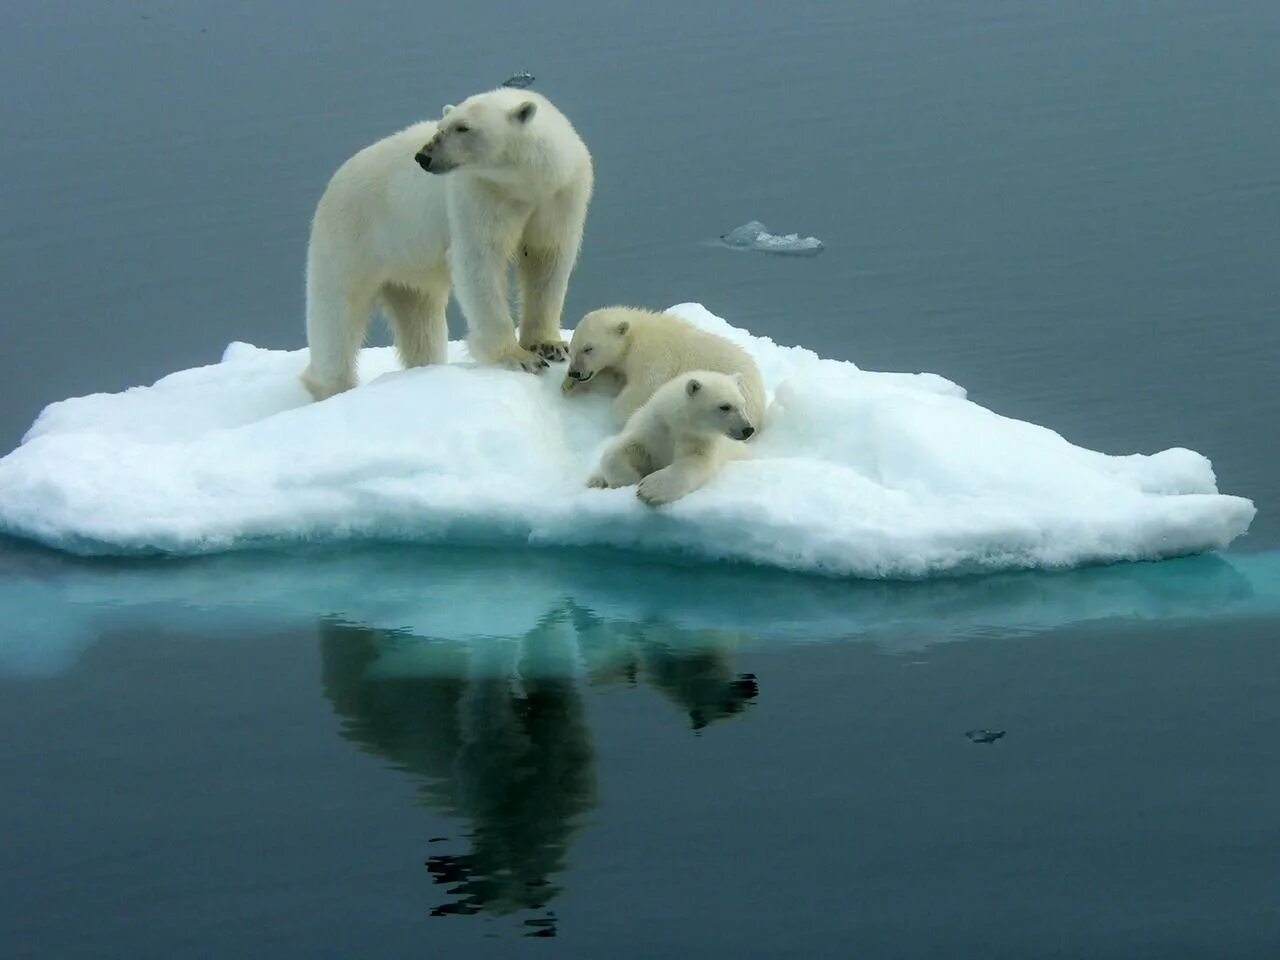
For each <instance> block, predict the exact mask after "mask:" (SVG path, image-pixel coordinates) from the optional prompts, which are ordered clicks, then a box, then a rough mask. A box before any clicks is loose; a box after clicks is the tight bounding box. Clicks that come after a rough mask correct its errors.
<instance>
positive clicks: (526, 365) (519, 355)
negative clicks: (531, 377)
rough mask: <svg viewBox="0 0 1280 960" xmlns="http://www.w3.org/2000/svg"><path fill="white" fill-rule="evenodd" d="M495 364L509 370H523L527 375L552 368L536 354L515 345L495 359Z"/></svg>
mask: <svg viewBox="0 0 1280 960" xmlns="http://www.w3.org/2000/svg"><path fill="white" fill-rule="evenodd" d="M494 364H495V365H496V366H499V367H506V368H507V369H508V370H523V371H524V372H525V373H541V372H542V371H543V370H546V369H547V367H549V366H550V364H548V363H547V361H545V360H543V359H542V358H541V357H540V356H538V355H537V354H536V353H533V352H532V351H529V350H526V349H525V348H524V347H517V346H516V345H515V344H512V345H511V347H510V348H509V349H507V350H504V351H503V352H502V353H501V354H499V355H498V356H497V357H496V358H494Z"/></svg>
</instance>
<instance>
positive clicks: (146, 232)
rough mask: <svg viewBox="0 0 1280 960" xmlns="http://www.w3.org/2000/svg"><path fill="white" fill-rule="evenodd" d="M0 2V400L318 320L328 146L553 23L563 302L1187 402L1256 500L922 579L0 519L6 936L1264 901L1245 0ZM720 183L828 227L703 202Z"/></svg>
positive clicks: (1253, 137)
mask: <svg viewBox="0 0 1280 960" xmlns="http://www.w3.org/2000/svg"><path fill="white" fill-rule="evenodd" d="M0 26H2V27H3V29H0V53H2V54H3V55H2V56H0V80H2V81H3V84H4V89H5V91H6V96H5V97H4V98H3V99H2V100H0V118H2V119H3V121H4V128H5V130H6V137H5V138H4V141H3V142H2V143H0V210H2V211H3V216H0V295H3V298H4V303H5V308H4V312H3V314H2V315H3V317H4V319H3V324H4V328H3V329H4V332H5V343H6V349H5V350H4V351H3V352H0V382H3V383H4V391H3V394H2V397H3V399H2V400H0V447H3V448H4V449H6V450H7V449H9V448H12V447H13V446H14V445H15V444H17V443H18V441H19V440H20V438H21V436H22V433H23V431H24V430H25V429H26V427H27V426H28V425H29V424H30V422H31V421H32V420H33V419H34V417H35V415H36V414H37V413H38V412H39V410H40V409H41V407H42V406H44V405H45V404H46V403H49V402H52V401H54V400H58V399H61V398H63V397H67V396H72V395H81V394H85V393H91V392H94V391H108V390H109V391H114V390H120V389H123V388H125V387H128V386H130V385H133V384H137V383H145V382H151V381H153V380H155V379H157V378H158V377H160V376H162V375H164V374H165V373H167V372H169V371H171V370H175V369H180V368H184V367H189V366H193V365H196V364H199V363H207V362H212V361H214V360H216V359H217V357H218V356H219V355H220V354H221V351H222V349H223V347H224V346H225V345H226V343H228V342H229V341H232V340H249V341H252V342H254V343H257V344H260V345H262V346H268V347H280V348H285V347H289V348H293V347H297V346H300V345H301V344H302V342H303V326H302V261H303V251H304V248H305V241H306V234H307V226H308V221H309V218H310V215H311V212H312V209H313V208H314V204H315V201H316V199H317V198H318V196H319V193H320V191H321V190H322V189H323V186H324V183H325V181H326V179H327V178H328V176H329V175H330V174H331V173H332V171H333V169H334V168H335V167H336V166H337V165H338V163H340V162H341V161H342V160H343V159H344V158H345V157H347V156H348V155H349V154H350V153H352V152H353V151H354V150H355V149H358V148H359V147H360V146H362V145H364V144H365V143H368V142H370V141H371V140H372V139H374V138H376V137H378V136H380V135H382V134H384V133H386V132H388V131H390V130H392V129H395V128H396V127H398V126H401V125H403V124H406V123H408V122H410V121H411V120H413V119H416V118H419V117H421V116H432V115H435V114H436V113H438V110H439V108H440V106H441V105H443V104H444V103H446V102H455V101H456V100H457V99H459V98H460V97H462V96H465V95H466V94H467V93H469V92H472V91H474V90H477V89H480V88H483V87H486V86H490V85H492V84H495V83H497V82H499V81H501V80H502V79H504V78H505V77H507V76H509V75H510V74H512V73H514V72H517V71H519V70H529V71H530V72H532V73H533V74H534V75H535V76H536V77H537V88H538V89H539V90H541V91H542V92H544V93H546V94H547V95H549V96H551V97H552V98H553V99H554V100H555V101H556V102H557V104H558V105H560V106H561V107H562V108H563V109H564V110H565V111H566V112H567V113H568V114H569V115H570V116H571V117H572V118H573V120H574V122H575V124H576V125H577V126H578V128H579V130H580V131H581V132H582V134H583V136H584V138H585V139H586V140H587V142H588V144H589V145H590V147H591V149H592V151H593V154H594V156H595V158H596V163H597V173H598V189H597V197H596V200H595V202H594V204H593V207H592V212H591V218H590V222H589V226H588V236H587V242H586V247H585V250H584V253H583V257H582V260H581V262H580V265H579V267H578V269H577V271H576V273H575V275H574V280H573V283H572V286H571V289H570V296H569V303H568V306H567V309H566V314H567V318H568V321H569V322H572V321H573V320H574V319H575V318H576V317H577V316H579V315H580V314H581V313H583V312H585V311H586V310H588V309H592V308H594V307H597V306H600V305H602V304H605V303H611V302H630V303H638V304H645V305H651V306H665V305H668V304H672V303H677V302H681V301H689V300H695V301H700V302H703V303H705V304H706V305H707V306H708V307H709V308H710V309H712V310H713V311H715V312H716V313H718V314H720V315H721V316H724V317H726V318H728V319H730V320H731V321H732V322H733V323H735V324H736V325H739V326H743V327H746V328H748V329H750V330H752V331H753V332H755V333H758V334H764V335H767V336H770V337H773V338H774V339H775V340H777V341H779V342H782V343H801V344H804V345H806V346H808V347H811V348H813V349H815V350H817V351H818V352H819V353H821V354H822V355H824V356H830V357H836V358H842V359H850V360H854V361H855V362H857V363H858V364H859V365H860V366H862V367H864V368H867V369H874V370H902V371H932V372H936V373H939V374H942V375H943V376H946V377H948V378H950V379H952V380H954V381H956V382H958V383H961V384H963V385H964V386H966V387H967V388H968V389H969V391H970V395H971V396H972V397H973V398H974V399H975V400H977V401H978V402H980V403H983V404H984V405H986V406H989V407H991V408H993V409H995V410H997V411H999V412H1001V413H1005V414H1008V415H1011V416H1015V417H1019V418H1021V419H1026V420H1030V421H1033V422H1035V423H1040V424H1044V425H1046V426H1050V427H1052V428H1053V429H1056V430H1058V431H1060V432H1061V433H1062V434H1063V435H1064V436H1066V437H1067V438H1068V439H1070V440H1072V441H1073V442H1075V443H1079V444H1081V445H1083V446H1087V447H1090V448H1093V449H1098V450H1102V451H1106V452H1115V453H1128V452H1132V451H1143V452H1152V451H1156V450H1159V449H1163V448H1165V447H1169V446H1175V445H1183V446H1188V447H1191V448H1193V449H1196V450H1198V451H1200V452H1202V453H1204V454H1205V455H1207V456H1208V457H1210V458H1211V459H1212V461H1213V463H1214V465H1215V468H1216V470H1217V475H1218V481H1219V486H1220V488H1221V489H1222V490H1224V491H1226V492H1230V493H1236V494H1240V495H1243V496H1247V497H1250V498H1252V499H1253V500H1254V502H1255V503H1256V504H1257V506H1258V509H1259V513H1258V517H1257V519H1256V520H1255V521H1254V525H1253V528H1252V530H1251V532H1250V534H1249V536H1248V537H1247V538H1245V539H1243V540H1242V541H1240V542H1239V545H1238V547H1237V548H1235V549H1233V550H1232V551H1231V552H1230V553H1228V554H1225V555H1222V556H1218V557H1201V558H1191V559H1186V560H1177V561H1168V562H1166V563H1162V564H1148V565H1131V566H1118V567H1109V568H1102V569H1095V570H1085V571H1079V572H1075V573H1068V574H1053V575H1049V574H1018V575H1005V576H998V577H986V578H966V579H957V580H948V581H942V582H936V583H924V584H887V583H879V584H877V583H848V582H839V581H828V580H816V579H806V578H801V577H791V576H784V575H781V574H771V573H766V572H763V571H759V570H752V569H747V568H738V567H729V566H710V567H706V566H703V567H699V566H687V567H680V566H672V565H670V564H664V563H659V562H657V561H653V562H644V561H637V560H632V559H623V558H620V557H617V556H614V555H611V554H608V553H595V552H590V553H562V552H553V551H545V552H527V553H521V554H518V555H515V556H512V555H510V554H508V553H497V552H492V551H490V552H486V551H482V550H466V551H460V550H454V551H435V550H407V549H393V548H386V547H384V548H374V547H371V548H368V549H363V548H362V549H350V550H343V551H334V550H327V551H317V552H311V553H307V552H302V553H290V554H287V555H286V554H269V553H261V554H254V555H251V556H250V555H245V556H229V557H214V558H207V559H204V560H200V561H190V562H181V563H157V562H151V561H148V562H127V563H126V562H106V561H103V562H96V563H86V562H82V561H72V560H70V559H68V558H65V557H61V556H59V555H56V554H53V553H50V552H47V551H43V550H39V549H35V548H32V547H30V546H27V545H24V544H21V543H17V542H5V543H3V544H0V578H2V579H0V613H3V619H4V623H5V629H4V633H3V639H0V730H2V731H3V735H0V769H3V770H4V774H5V775H4V777H3V778H2V780H0V831H2V832H3V834H4V836H5V837H6V838H7V839H6V842H5V844H4V845H3V846H2V847H0V943H3V944H5V947H4V953H5V955H6V956H15V957H28V956H29V957H48V956H59V957H76V956H103V957H112V956H130V957H150V956H156V957H160V956H164V957H171V956H186V955H206V956H220V955H227V954H233V953H234V954H239V955H242V956H263V957H292V956H297V957H314V956H351V955H376V956H388V957H391V956H409V955H415V956H418V955H422V954H424V953H426V954H428V955H430V954H431V953H432V952H445V951H448V952H449V953H451V954H452V955H458V956H486V957H487V956H502V955H508V954H510V955H523V954H524V953H526V952H529V951H531V950H533V949H553V950H557V951H559V952H561V953H566V955H574V956H601V955H609V956H614V955H617V956H637V957H640V956H654V955H673V956H684V955H702V956H718V955H721V954H727V953H730V952H732V953H735V954H738V955H743V956H786V955H792V954H799V953H808V954H812V955H817V956H849V955H852V954H855V953H856V954H858V955H861V956H869V957H894V956H922V955H928V956H931V957H977V956H983V957H989V956H994V957H1002V956H1007V957H1019V958H1029V957H1059V956H1061V957H1065V956H1097V957H1112V956H1114V957H1125V958H1133V957H1153V958H1154V957H1161V958H1165V957H1172V956H1203V955H1210V956H1224V957H1264V956H1270V955H1272V953H1273V952H1274V950H1275V948H1276V945H1277V944H1280V920H1277V919H1276V917H1275V913H1274V910H1273V908H1272V904H1273V903H1274V901H1275V899H1276V896H1277V894H1278V893H1280V889H1278V887H1280V884H1277V881H1276V878H1275V870H1274V864H1275V862H1276V859H1277V856H1280V835H1278V834H1277V831H1276V828H1275V815H1274V810H1275V809H1276V808H1277V807H1278V806H1280V778H1278V777H1277V775H1276V773H1275V771H1276V770H1277V769H1280V765H1278V764H1277V762H1276V761H1277V760H1278V759H1280V756H1278V751H1280V747H1277V743H1278V741H1277V729H1280V728H1278V723H1280V713H1278V712H1277V706H1276V704H1277V703H1280V698H1278V697H1277V696H1276V694H1277V688H1276V683H1277V677H1280V643H1278V642H1277V641H1278V640H1280V637H1277V627H1278V625H1280V611H1278V610H1277V607H1278V606H1280V599H1278V598H1277V594H1278V592H1280V566H1278V564H1277V561H1276V556H1277V554H1276V550H1277V547H1280V543H1278V541H1280V521H1278V520H1277V517H1278V516H1280V510H1277V508H1278V507H1280V447H1278V446H1277V445H1276V443H1275V439H1274V438H1275V427H1274V425H1275V423H1276V421H1277V416H1278V415H1280V399H1277V397H1278V395H1277V391H1276V389H1275V382H1276V363H1277V356H1278V355H1280V322H1278V321H1280V307H1277V304H1280V280H1278V279H1277V273H1276V270H1275V263H1276V251H1277V250H1278V249H1280V172H1278V170H1277V166H1276V163H1275V157H1276V156H1277V155H1278V154H1280V133H1278V132H1277V131H1280V82H1278V81H1280V68H1277V66H1276V63H1277V59H1276V57H1275V50H1276V49H1277V42H1278V41H1280V8H1277V7H1276V5H1274V4H1271V3H1266V2H1210V0H1188V2H1179V3H1169V4H1159V5H1150V4H1115V3H1104V2H1101V0H1099V2H1087V3H1082V4H1025V3H1014V2H1011V0H1008V2H996V0H980V2H975V3H968V4H952V3H945V2H942V0H925V2H920V3H906V4H904V3H898V2H891V0H880V2H874V0H873V2H863V3H859V4H856V5H844V6H841V5H833V4H819V3H807V2H800V3H793V4H787V5H780V6H777V7H776V8H774V7H769V8H752V9H749V10H748V9H745V8H744V9H743V10H739V11H736V12H735V11H727V10H726V9H725V8H724V6H723V5H722V4H713V3H706V2H692V3H689V2H686V3H680V4H667V3H662V2H659V3H654V4H645V5H628V4H619V3H597V4H586V3H573V2H562V0H557V2H554V3H551V4H528V5H525V6H524V7H517V8H514V9H510V8H508V7H507V6H505V5H497V4H490V3H487V2H481V3H477V4H469V5H461V4H460V5H457V6H456V8H454V9H447V10H446V9H432V8H429V7H427V6H424V5H421V4H410V3H407V2H404V0H387V2H377V3H371V4H361V5H353V4H343V3H336V2H327V0H326V2H320V3H308V4H303V3H300V2H298V0H288V2H283V3H279V4H273V5H270V6H269V7H266V6H263V5H260V4H248V3H240V2H237V3H226V4H217V5H215V4H208V3H197V2H185V3H170V4H151V3H130V4H97V3H90V2H87V0H84V2H75V0H69V2H66V3H60V4H56V5H55V4H37V3H32V2H26V0H20V2H17V3H13V4H10V5H9V6H7V7H6V9H5V11H4V13H3V14H0ZM751 219H758V220H761V221H763V222H764V223H766V224H768V226H769V228H770V230H771V231H773V232H775V233H780V234H786V233H799V234H801V235H802V236H808V235H813V236H816V237H818V238H820V239H821V240H822V241H823V243H824V244H825V250H824V251H823V252H822V253H821V254H820V255H819V256H816V257H812V258H773V257H767V256H763V255H755V254H748V253H739V252H734V251H728V250H725V249H723V248H720V247H717V246H715V245H714V244H712V243H711V242H710V241H712V240H714V239H715V238H716V237H717V236H719V235H720V234H722V233H724V232H725V231H727V230H729V229H731V228H733V227H735V226H738V225H740V224H742V223H744V222H746V221H748V220H751ZM452 319H453V320H454V321H457V320H458V318H457V317H456V316H454V317H452ZM460 329H461V328H460V325H455V332H457V331H460ZM980 730H989V731H992V732H993V733H994V732H1000V731H1003V736H1001V737H999V738H998V739H996V740H994V741H993V742H990V743H982V742H975V741H974V740H971V739H970V738H969V737H968V736H966V734H967V733H968V732H969V731H980ZM978 739H979V740H981V739H982V737H981V736H979V738H978ZM525 937H530V938H535V939H542V938H552V937H554V943H553V944H550V945H542V946H541V947H537V946H536V945H534V944H529V943H527V942H526V941H525Z"/></svg>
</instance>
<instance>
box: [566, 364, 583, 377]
mask: <svg viewBox="0 0 1280 960" xmlns="http://www.w3.org/2000/svg"><path fill="white" fill-rule="evenodd" d="M568 373H569V376H570V377H572V378H573V379H574V380H581V379H582V374H581V373H579V372H578V371H577V370H575V369H573V367H570V368H569V370H568Z"/></svg>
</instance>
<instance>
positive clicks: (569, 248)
mask: <svg viewBox="0 0 1280 960" xmlns="http://www.w3.org/2000/svg"><path fill="white" fill-rule="evenodd" d="M591 189H592V179H591V173H590V167H589V166H588V168H587V172H586V175H585V176H579V177H577V178H575V179H574V181H573V183H572V185H571V186H569V187H567V188H565V189H564V190H562V191H560V192H559V193H558V194H556V195H555V196H554V197H551V198H550V199H548V200H547V201H545V202H544V203H542V204H541V205H539V206H538V207H537V209H535V210H534V211H533V213H532V215H531V216H530V217H529V220H528V222H527V223H526V224H525V227H524V232H523V235H522V236H521V237H520V244H519V246H518V247H517V248H516V274H517V277H518V279H519V282H520V303H521V314H520V345H521V346H522V347H524V348H525V349H526V350H532V351H533V352H534V353H536V354H538V355H539V356H541V357H543V358H544V359H546V360H550V361H551V362H552V363H560V362H561V361H563V360H568V359H569V346H568V344H566V343H565V342H564V340H562V339H561V337H560V315H561V313H562V312H563V310H564V297H565V292H566V291H567V290H568V289H569V274H570V273H572V272H573V265H574V262H575V261H576V260H577V259H578V250H579V249H580V248H581V246H582V231H583V228H584V227H585V226H586V222H587V206H588V205H589V204H590V202H591Z"/></svg>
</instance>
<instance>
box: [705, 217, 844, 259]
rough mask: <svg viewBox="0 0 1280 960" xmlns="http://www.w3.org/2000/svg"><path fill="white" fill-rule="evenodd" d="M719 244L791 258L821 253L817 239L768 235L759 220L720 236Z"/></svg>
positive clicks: (798, 235)
mask: <svg viewBox="0 0 1280 960" xmlns="http://www.w3.org/2000/svg"><path fill="white" fill-rule="evenodd" d="M720 242H721V243H723V244H724V245H725V246H726V247H732V248H733V249H734V250H758V251H760V252H761V253H777V254H781V255H783V256H791V257H816V256H817V255H818V254H820V253H821V252H822V251H823V244H822V241H821V240H819V239H818V238H817V237H802V236H800V234H798V233H788V234H776V233H770V232H769V229H768V227H766V226H765V225H764V224H763V223H761V222H760V221H759V220H750V221H748V222H747V223H744V224H743V225H742V226H740V227H734V228H733V229H732V230H730V231H729V232H728V233H725V234H722V235H721V236H720Z"/></svg>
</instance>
